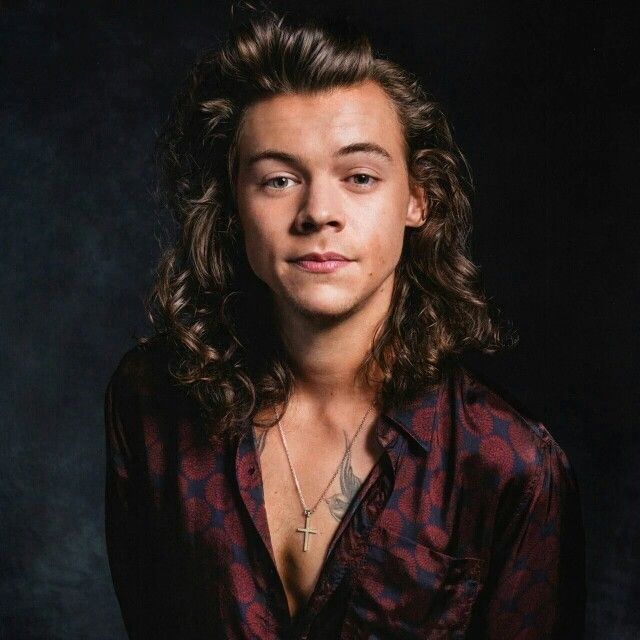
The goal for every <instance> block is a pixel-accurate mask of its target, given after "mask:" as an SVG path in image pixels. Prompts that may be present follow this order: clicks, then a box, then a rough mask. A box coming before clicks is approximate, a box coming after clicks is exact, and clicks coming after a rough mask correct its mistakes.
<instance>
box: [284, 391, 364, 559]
mask: <svg viewBox="0 0 640 640" xmlns="http://www.w3.org/2000/svg"><path fill="white" fill-rule="evenodd" d="M374 404H375V399H374V400H373V402H372V403H371V404H370V405H369V408H368V409H367V412H366V413H365V414H364V418H362V422H361V423H360V426H359V427H358V429H357V430H356V432H355V434H354V436H353V438H351V442H349V444H348V445H347V449H346V451H345V452H344V455H343V456H342V459H341V460H340V464H338V468H337V469H336V470H335V472H334V474H333V475H332V476H331V479H330V480H329V483H328V484H327V486H326V487H325V490H324V491H323V492H322V494H321V495H320V497H319V498H318V500H317V501H316V503H315V504H314V505H313V507H312V508H311V509H309V508H308V507H307V503H306V502H305V501H304V497H303V495H302V491H301V490H300V483H299V482H298V476H297V475H296V472H295V469H294V468H293V464H292V463H291V456H290V455H289V447H287V441H286V439H285V437H284V433H283V432H282V427H281V426H280V416H278V412H277V411H276V409H275V407H274V408H273V412H274V413H275V414H276V421H277V424H278V431H279V432H280V438H281V440H282V444H283V446H284V452H285V453H286V454H287V461H288V463H289V469H291V475H292V476H293V481H294V482H295V485H296V489H297V491H298V496H299V497H300V503H301V504H302V513H303V515H304V527H298V528H296V531H299V532H300V533H303V534H304V542H303V545H302V550H303V551H308V550H309V536H310V535H311V534H314V533H318V532H317V531H316V530H315V529H312V528H311V524H310V519H311V514H312V513H313V512H314V511H315V510H316V509H317V508H318V505H319V504H320V501H321V500H322V498H324V495H325V493H327V491H328V490H329V488H330V487H331V484H332V483H333V481H334V480H335V478H336V476H337V475H338V472H339V471H340V467H341V466H342V463H343V462H344V459H345V457H346V456H347V455H348V454H349V453H350V452H351V447H352V445H353V443H354V442H355V439H356V438H357V437H358V434H359V433H360V431H361V429H362V427H363V425H364V421H365V420H366V419H367V416H368V415H369V412H370V411H371V409H372V407H373V405H374Z"/></svg>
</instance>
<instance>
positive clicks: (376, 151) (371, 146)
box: [336, 142, 391, 162]
mask: <svg viewBox="0 0 640 640" xmlns="http://www.w3.org/2000/svg"><path fill="white" fill-rule="evenodd" d="M350 153H368V154H370V155H374V156H379V157H380V158H382V159H383V160H386V161H387V162H391V154H390V153H389V152H388V151H387V150H386V149H385V148H384V147H381V146H380V145H379V144H376V143H375V142H354V143H353V144H348V145H347V146H346V147H342V148H340V149H339V150H338V152H337V153H336V156H348V155H349V154H350Z"/></svg>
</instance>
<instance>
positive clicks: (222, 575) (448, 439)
mask: <svg viewBox="0 0 640 640" xmlns="http://www.w3.org/2000/svg"><path fill="white" fill-rule="evenodd" d="M167 362H168V359H167V348H166V346H165V345H164V343H161V342H160V341H158V340H154V341H152V342H151V343H149V344H147V345H144V346H136V347H134V348H133V349H131V350H130V351H129V352H128V353H126V354H125V355H124V357H123V358H122V360H121V362H120V364H119V365H118V367H117V369H116V370H115V372H114V373H113V375H112V377H111V379H110V381H109V384H108V387H107V390H106V397H105V423H106V445H107V455H106V465H107V467H106V487H105V524H106V541H107V551H108V557H109V563H110V567H111V574H112V579H113V583H114V587H115V592H116V594H117V597H118V601H119V604H120V608H121V611H122V616H123V619H124V623H125V626H126V629H127V631H128V633H129V636H130V637H131V638H185V639H186V638H189V639H191V638H209V639H212V638H226V639H229V640H240V639H249V638H260V639H262V638H269V639H271V638H273V639H292V640H293V639H299V640H303V639H312V638H313V639H323V640H326V639H333V638H340V639H343V640H355V639H357V638H358V639H359V638H363V639H364V638H366V639H376V638H378V639H385V640H386V639H390V638H402V639H411V638H430V639H442V638H492V639H496V640H497V639H501V640H502V639H504V640H507V639H509V640H514V639H518V640H524V639H538V638H558V639H559V638H562V639H563V640H567V639H570V638H579V637H582V634H583V625H584V603H585V595H586V594H585V591H586V589H585V582H584V533H583V528H582V515H581V510H580V498H579V492H578V486H577V483H576V478H575V474H574V471H573V468H572V467H571V466H570V463H569V461H568V460H567V457H566V455H565V453H564V452H563V450H562V449H561V448H560V447H559V446H558V444H557V443H556V442H555V441H554V439H553V438H552V436H551V435H550V434H549V432H548V431H547V430H546V429H545V427H544V426H543V425H542V424H541V423H540V422H536V421H533V420H531V419H529V418H526V417H524V416H523V415H522V414H521V412H518V411H517V410H516V409H514V408H513V407H512V406H511V405H510V404H508V403H507V402H506V401H505V400H504V399H503V398H502V397H501V395H500V394H498V393H497V392H496V391H494V390H491V389H489V387H488V386H486V385H485V384H484V383H481V382H480V381H479V380H478V379H477V377H476V376H474V375H473V374H472V373H470V372H469V371H468V370H467V369H466V368H465V367H463V366H462V365H457V366H456V367H454V368H452V370H451V372H450V373H449V374H448V375H447V376H446V379H444V380H443V382H442V383H440V384H439V385H436V386H434V387H432V388H430V389H429V390H427V391H425V392H424V393H423V394H422V395H421V396H420V397H419V398H418V399H417V400H415V401H413V402H410V403H408V404H407V405H406V406H400V405H398V406H394V407H391V408H389V409H388V410H386V411H384V412H382V413H381V414H380V415H379V416H378V418H377V420H376V423H375V425H374V429H375V433H376V435H377V437H378V440H379V442H380V444H381V446H382V447H383V448H384V452H383V453H382V456H381V457H380V458H379V460H378V461H377V463H376V464H375V466H374V467H373V468H372V470H371V472H370V473H369V474H368V476H367V477H366V479H365V480H364V481H363V482H362V483H361V485H360V486H359V488H358V490H357V493H356V495H355V496H354V497H353V499H352V501H351V502H350V503H349V506H348V508H347V509H346V512H345V514H344V516H343V518H342V520H341V521H340V523H339V525H338V528H337V530H336V531H335V534H334V536H333V538H332V540H331V542H330V544H329V547H328V550H327V553H326V556H325V559H324V564H323V567H322V571H321V573H320V576H319V578H318V581H317V583H316V585H315V589H314V591H313V593H312V595H311V597H310V599H309V600H308V602H307V604H306V605H305V606H304V607H303V608H302V609H301V611H300V612H299V613H298V615H296V616H295V618H294V619H292V618H291V615H290V613H289V608H288V604H287V598H286V595H285V591H284V587H283V584H282V581H281V579H280V576H279V575H278V572H277V570H276V564H275V560H274V555H273V549H272V546H271V542H270V537H269V530H268V524H267V517H266V511H265V503H264V494H263V487H262V481H261V471H260V465H259V457H258V451H257V444H256V441H255V438H254V435H253V429H251V428H250V427H249V426H248V428H247V429H246V431H245V432H244V434H242V435H240V436H239V437H236V438H226V439H224V440H223V441H222V442H220V443H219V444H212V443H211V442H210V441H209V440H208V439H207V438H206V435H203V433H204V430H203V429H202V424H201V418H198V416H199V415H200V413H199V412H198V411H197V407H196V406H195V402H194V401H193V400H191V399H190V398H189V397H188V396H187V395H186V394H185V392H184V391H183V390H182V389H181V388H180V387H179V386H178V385H177V384H176V383H175V381H174V379H173V378H172V377H171V376H170V374H169V372H168V365H167ZM199 420H200V422H199Z"/></svg>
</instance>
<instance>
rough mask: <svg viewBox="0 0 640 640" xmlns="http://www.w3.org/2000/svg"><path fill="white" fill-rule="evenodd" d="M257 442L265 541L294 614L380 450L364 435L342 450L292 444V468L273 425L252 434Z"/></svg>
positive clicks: (311, 588) (313, 582) (321, 564)
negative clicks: (263, 434) (264, 431)
mask: <svg viewBox="0 0 640 640" xmlns="http://www.w3.org/2000/svg"><path fill="white" fill-rule="evenodd" d="M374 440H375V438H374ZM258 442H259V443H260V445H261V446H259V460H260V468H261V474H262V484H263V493H264V501H265V511H266V516H267V522H268V528H269V537H270V542H271V546H272V549H273V553H274V559H275V562H276V567H277V570H278V573H279V575H280V578H281V580H282V584H283V586H284V589H285V593H286V595H287V600H288V603H289V609H290V612H291V613H292V615H295V612H296V611H297V610H298V609H299V608H300V607H301V606H303V605H304V604H305V603H306V602H307V601H308V599H309V597H310V596H311V593H312V592H313V590H314V587H315V585H316V582H317V580H318V578H319V576H320V573H321V571H322V568H323V566H324V563H325V559H326V555H327V551H328V549H329V546H330V544H331V542H332V540H333V538H334V537H335V535H336V531H337V529H338V527H339V526H340V523H341V521H342V519H343V518H344V516H345V512H346V510H347V508H348V507H349V505H350V504H351V502H352V501H353V500H354V498H355V496H356V494H357V492H358V490H359V488H360V486H361V484H362V482H363V481H364V479H365V478H366V476H367V475H368V474H369V473H370V472H371V470H372V469H373V467H374V466H375V464H376V463H377V461H378V459H379V457H380V455H381V454H382V451H383V449H382V448H381V447H380V445H379V444H378V446H377V447H375V446H372V442H371V439H367V438H365V439H363V441H362V443H358V442H356V443H354V445H353V447H352V449H351V450H349V451H347V449H346V441H345V443H344V446H343V447H342V449H340V448H336V446H335V444H336V443H335V442H334V443H333V444H334V446H331V445H328V446H322V445H320V444H318V443H315V446H308V447H299V446H298V447H295V446H294V447H290V460H291V466H292V467H293V471H292V469H291V468H290V466H289V461H288V460H287V456H286V453H285V449H284V446H283V443H282V441H281V439H280V436H279V433H278V432H277V429H274V430H272V432H270V433H269V434H268V436H267V437H266V438H265V439H264V441H260V436H258ZM376 442H377V441H376ZM296 480H297V484H298V487H299V489H300V493H301V494H302V497H303V499H304V503H305V505H306V508H307V509H309V510H311V511H312V513H311V514H310V515H308V516H305V514H304V507H303V504H302V501H301V499H300V494H299V493H298V489H297V488H296Z"/></svg>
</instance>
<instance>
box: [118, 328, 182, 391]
mask: <svg viewBox="0 0 640 640" xmlns="http://www.w3.org/2000/svg"><path fill="white" fill-rule="evenodd" d="M170 356H171V347H170V342H169V338H168V337H167V335H166V334H164V333H160V334H156V335H154V336H152V337H150V338H148V339H147V340H146V341H145V342H144V343H138V344H136V345H135V346H134V347H132V348H131V349H129V350H128V351H127V352H125V353H124V355H123V356H122V357H121V358H120V361H119V362H118V365H117V366H116V368H115V371H114V372H113V373H112V375H111V378H110V381H109V386H110V387H111V388H113V390H114V392H116V393H118V394H125V395H135V396H150V395H154V394H157V393H158V391H159V390H160V389H165V390H166V389H168V387H170V386H172V385H173V384H174V382H173V378H172V376H171V374H170V370H169V363H170Z"/></svg>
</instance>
